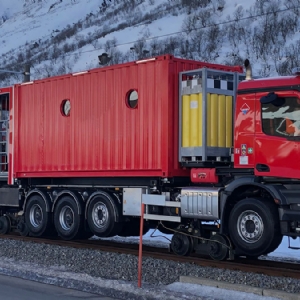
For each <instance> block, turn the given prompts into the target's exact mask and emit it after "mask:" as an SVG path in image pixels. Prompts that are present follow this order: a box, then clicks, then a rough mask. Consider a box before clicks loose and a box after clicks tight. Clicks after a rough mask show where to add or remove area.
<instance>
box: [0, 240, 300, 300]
mask: <svg viewBox="0 0 300 300" xmlns="http://www.w3.org/2000/svg"><path fill="white" fill-rule="evenodd" d="M0 256H1V260H0V261H1V264H0V268H1V273H6V274H8V273H7V272H9V270H12V269H13V265H14V266H18V270H19V272H22V273H23V274H25V275H26V272H27V273H28V275H30V276H35V275H34V274H35V273H36V272H37V270H39V272H42V271H41V270H42V268H44V269H45V270H47V271H48V272H50V271H52V273H49V274H48V276H49V278H52V277H53V278H54V277H55V275H62V274H67V273H73V274H74V273H75V274H78V276H79V275H80V276H79V277H78V278H77V279H78V280H79V278H80V280H82V279H83V278H85V277H86V278H89V280H91V277H93V278H100V279H101V280H117V281H119V282H128V281H129V282H131V283H132V284H133V287H135V288H136V283H137V269H138V257H136V256H133V255H126V254H118V253H109V252H102V251H97V250H89V249H75V248H69V247H62V246H55V245H48V244H38V243H34V242H23V241H16V240H7V239H0ZM18 262H19V263H18ZM20 262H22V264H21V263H20ZM25 265H26V267H25ZM30 266H31V267H32V268H31V267H30ZM5 270H6V272H4V271H5ZM11 272H12V271H11ZM29 273H30V274H29ZM8 275H13V274H8ZM36 276H37V275H36ZM179 276H195V277H203V278H207V279H213V280H219V281H225V282H229V283H237V284H246V285H249V286H253V287H259V288H267V289H276V290H282V291H286V292H289V293H299V292H300V284H299V280H297V279H292V278H282V277H271V276H266V275H260V274H255V273H244V272H239V271H231V270H224V269H217V268H210V267H199V266H196V265H193V264H190V263H177V262H174V261H166V260H158V259H153V258H149V257H143V282H144V283H143V285H146V287H148V288H149V289H151V287H152V288H155V287H157V286H158V285H169V284H171V283H174V282H178V281H179ZM25 277H26V276H25ZM23 278H24V276H23ZM53 278H52V279H51V280H53ZM28 279H30V278H28ZM100 279H99V280H100ZM49 280H50V279H49ZM51 280H50V281H51ZM66 280H67V278H66ZM107 288H109V287H107ZM149 295H150V294H149ZM156 296H158V295H157V293H156ZM119 297H120V295H119ZM174 297H175V296H174ZM125 299H130V297H129V295H127V297H126V298H125ZM132 299H134V298H132ZM139 299H142V298H139ZM145 299H150V298H145ZM153 299H154V298H153ZM164 299H168V297H165V298H164ZM170 299H171V298H170ZM172 299H177V298H176V297H175V298H172ZM178 299H180V298H178ZM181 299H183V298H182V295H181ZM188 299H193V298H191V297H189V298H188ZM195 299H196V298H195ZM197 299H199V298H197Z"/></svg>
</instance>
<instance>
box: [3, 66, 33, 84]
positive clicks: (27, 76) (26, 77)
mask: <svg viewBox="0 0 300 300" xmlns="http://www.w3.org/2000/svg"><path fill="white" fill-rule="evenodd" d="M0 73H11V74H22V75H23V76H24V77H23V82H29V81H30V65H28V64H26V65H25V66H24V72H16V71H10V70H1V69H0Z"/></svg>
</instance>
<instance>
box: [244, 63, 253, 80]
mask: <svg viewBox="0 0 300 300" xmlns="http://www.w3.org/2000/svg"><path fill="white" fill-rule="evenodd" d="M244 66H245V68H246V80H251V79H252V68H251V64H250V61H249V59H246V60H245V62H244Z"/></svg>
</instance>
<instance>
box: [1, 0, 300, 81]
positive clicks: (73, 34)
mask: <svg viewBox="0 0 300 300" xmlns="http://www.w3.org/2000/svg"><path fill="white" fill-rule="evenodd" d="M14 2H16V1H14ZM17 2H18V3H17V4H16V3H13V4H12V1H10V0H1V3H0V41H1V47H0V69H2V70H10V71H22V70H23V67H24V64H25V63H29V64H30V65H31V74H32V76H31V78H32V79H37V78H42V77H47V76H53V75H59V74H64V73H69V72H77V71H80V70H84V69H89V68H94V67H98V66H99V63H98V55H101V54H102V53H103V52H105V53H108V55H109V57H110V61H109V64H116V63H121V62H126V61H131V60H136V59H141V58H145V57H150V56H155V55H159V54H164V53H170V54H173V55H175V56H178V57H183V58H191V59H196V60H203V61H208V62H216V63H225V64H230V65H234V64H241V63H242V61H243V60H244V58H245V57H248V58H249V59H250V60H251V61H253V62H254V71H255V73H256V75H262V76H271V75H277V74H289V73H290V71H291V68H292V67H294V66H297V65H298V66H300V51H299V50H300V40H299V36H300V35H299V28H300V27H299V18H298V15H299V9H300V0H290V1H288V3H286V2H287V1H284V0H260V1H258V0H248V1H246V0H240V1H239V2H238V3H233V2H232V1H229V0H227V1H225V0H101V1H95V0H24V1H23V2H21V1H17ZM20 81H22V76H21V75H17V74H11V73H0V86H5V85H10V84H12V83H15V82H20Z"/></svg>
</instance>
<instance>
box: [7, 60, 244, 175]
mask: <svg viewBox="0 0 300 300" xmlns="http://www.w3.org/2000/svg"><path fill="white" fill-rule="evenodd" d="M203 66H206V67H209V68H214V69H220V70H225V71H236V72H240V71H241V68H240V67H225V66H221V65H214V64H208V63H202V62H196V61H190V60H183V59H177V58H174V57H172V56H169V55H165V56H159V57H156V58H155V59H152V60H146V61H138V62H130V63H126V64H121V65H114V66H109V67H105V68H97V69H93V70H90V71H88V72H85V73H84V72H82V73H81V74H68V75H63V76H57V77H52V78H46V79H43V80H37V81H34V82H33V83H27V84H19V85H16V86H15V87H14V99H13V102H12V118H13V129H14V133H13V145H12V154H13V160H12V172H13V174H12V175H13V177H14V178H22V177H23V178H25V177H27V178H28V177H102V176H103V177H108V176H159V177H173V176H189V172H188V171H187V170H184V169H182V168H181V167H180V164H179V162H178V130H179V129H178V121H179V120H178V113H179V111H178V74H179V72H181V71H187V70H193V69H199V68H202V67H203ZM132 90H135V91H137V93H138V104H137V107H136V108H130V107H129V106H128V104H127V98H128V94H129V92H130V91H132ZM65 100H69V101H70V105H71V108H70V115H69V116H64V115H63V113H62V103H63V102H64V101H65Z"/></svg>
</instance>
